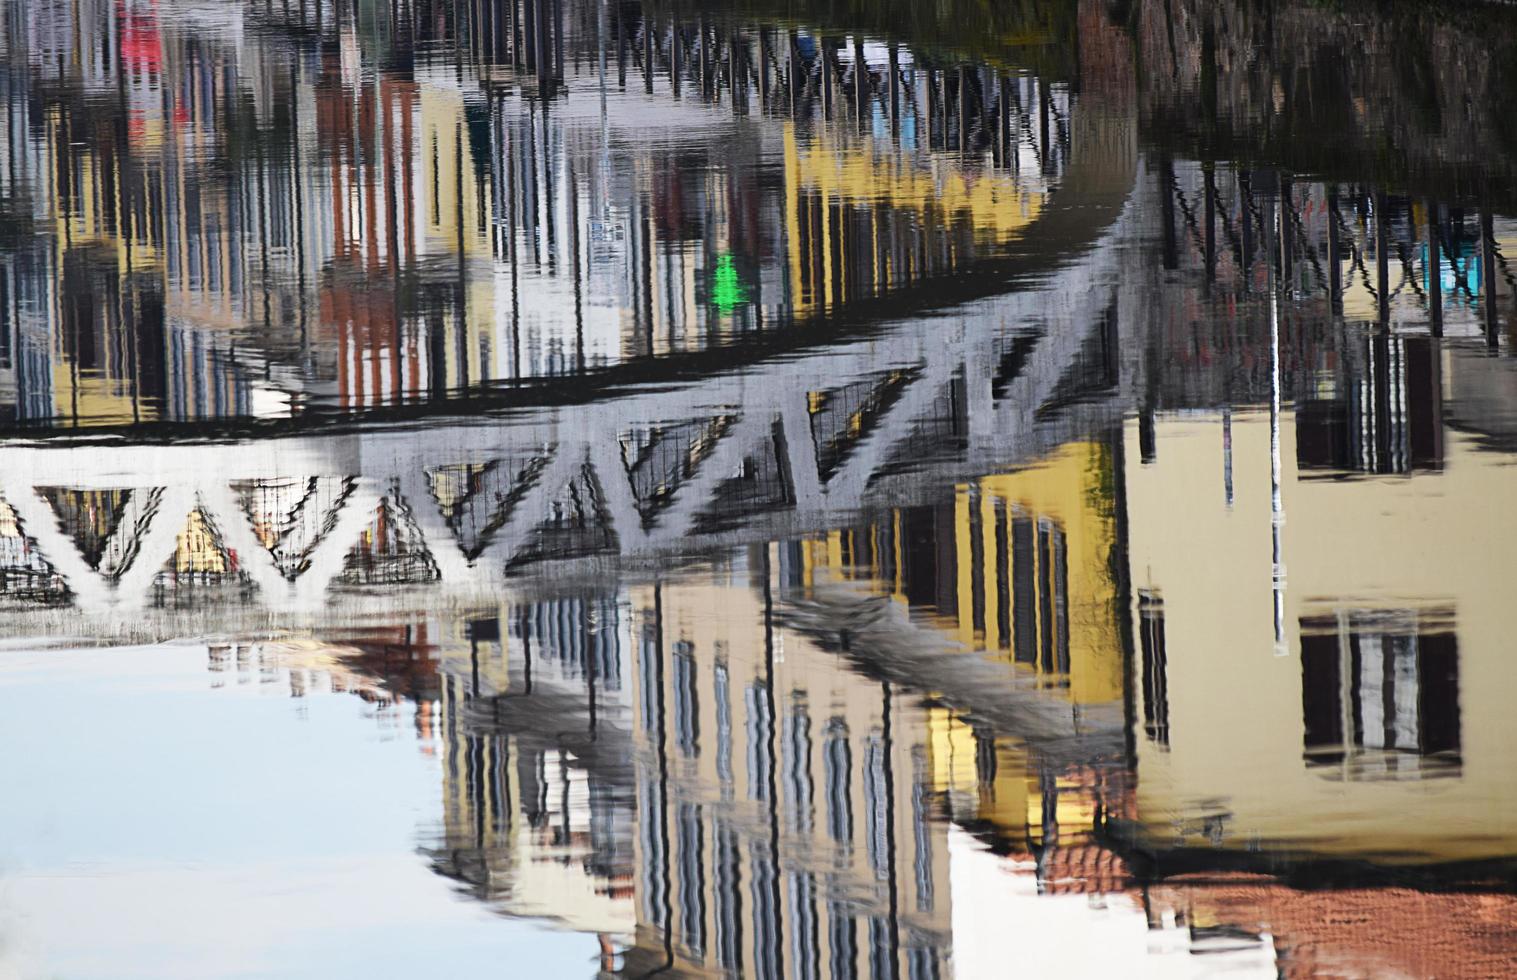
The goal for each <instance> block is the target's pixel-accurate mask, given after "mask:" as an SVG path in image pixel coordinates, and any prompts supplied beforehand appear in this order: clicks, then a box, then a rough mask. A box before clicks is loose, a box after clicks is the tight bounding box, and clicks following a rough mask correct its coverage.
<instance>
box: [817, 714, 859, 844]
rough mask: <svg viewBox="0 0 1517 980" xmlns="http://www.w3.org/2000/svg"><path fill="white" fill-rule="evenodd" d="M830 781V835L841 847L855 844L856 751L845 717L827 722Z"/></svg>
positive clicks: (826, 765)
mask: <svg viewBox="0 0 1517 980" xmlns="http://www.w3.org/2000/svg"><path fill="white" fill-rule="evenodd" d="M822 766H823V770H824V775H825V777H826V780H827V833H828V834H829V835H830V836H831V837H832V839H833V840H834V841H837V842H838V843H839V844H845V845H846V844H850V843H852V841H853V800H852V799H851V797H850V787H849V782H850V781H851V780H852V778H853V774H852V770H853V750H852V748H850V747H849V745H848V725H847V723H846V722H844V721H843V719H841V718H833V719H832V720H831V721H829V722H827V754H826V756H825V757H824V760H823V763H822Z"/></svg>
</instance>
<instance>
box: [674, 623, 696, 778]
mask: <svg viewBox="0 0 1517 980" xmlns="http://www.w3.org/2000/svg"><path fill="white" fill-rule="evenodd" d="M674 742H675V744H676V745H677V746H678V747H679V750H680V753H681V754H683V755H686V756H695V755H698V754H699V753H700V704H699V701H698V698H697V695H696V691H695V650H694V648H693V647H692V646H691V645H690V644H689V643H686V642H684V641H683V640H682V641H680V642H679V643H676V644H675V645H674Z"/></svg>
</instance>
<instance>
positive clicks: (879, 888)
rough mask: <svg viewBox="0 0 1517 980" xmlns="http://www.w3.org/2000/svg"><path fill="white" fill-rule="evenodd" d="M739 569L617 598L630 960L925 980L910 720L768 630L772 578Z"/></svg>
mask: <svg viewBox="0 0 1517 980" xmlns="http://www.w3.org/2000/svg"><path fill="white" fill-rule="evenodd" d="M763 557H764V555H763V553H755V555H754V556H753V558H752V563H753V564H754V565H755V566H757V565H760V564H761V563H762V562H761V560H762V559H763ZM778 557H779V549H778V548H773V549H770V558H771V561H770V562H768V563H762V564H764V565H765V567H766V568H768V567H773V568H777V567H778V565H779V562H778ZM771 574H773V573H772V572H771ZM752 575H753V578H754V579H755V581H752V582H750V581H748V576H747V574H746V573H743V572H738V573H734V575H733V577H732V579H731V580H730V581H729V582H728V583H725V584H723V583H720V582H716V583H715V584H711V582H712V580H706V581H688V582H681V583H678V584H668V585H663V586H660V587H658V588H653V589H641V590H636V591H635V592H634V595H633V606H634V608H635V609H636V610H638V613H637V615H638V619H639V626H638V637H639V640H638V642H639V651H638V661H639V667H638V672H637V677H636V680H635V690H636V698H635V700H636V704H635V712H636V714H637V724H636V732H637V734H636V736H635V752H636V767H637V779H638V818H637V827H638V834H637V840H636V854H637V861H636V863H637V866H638V869H639V870H638V874H639V878H638V895H637V915H638V937H637V938H638V948H637V949H636V950H634V951H633V952H631V953H629V954H628V955H629V968H640V967H642V966H645V965H646V966H648V967H650V968H656V967H658V966H660V965H661V964H662V965H667V966H668V967H669V968H670V969H671V970H673V971H674V972H676V973H681V974H684V975H723V974H727V973H732V972H740V973H741V974H742V975H745V976H756V977H779V976H794V977H818V976H824V975H843V976H863V975H875V976H879V975H887V974H881V972H880V971H881V970H882V969H888V970H889V973H888V975H894V976H903V977H904V976H913V977H917V976H922V977H929V976H937V975H940V973H941V972H943V971H945V968H946V963H947V955H948V952H947V951H948V945H949V928H950V920H949V899H948V896H949V893H948V878H947V875H948V855H947V851H946V846H945V838H944V836H943V834H944V831H943V825H942V824H941V823H936V822H934V821H933V820H932V819H931V804H930V797H929V795H928V794H929V791H930V787H929V786H928V769H929V767H930V764H931V757H930V748H929V741H930V734H929V731H928V728H927V725H926V724H925V719H926V716H925V713H923V712H922V711H921V710H919V709H918V708H917V707H916V705H915V702H914V698H907V697H902V696H901V693H902V692H900V691H898V690H895V689H892V688H891V687H890V686H889V685H887V684H884V683H882V682H880V681H876V680H872V679H870V678H869V677H866V676H864V675H862V674H860V673H858V672H856V671H854V670H851V669H850V668H849V667H848V665H847V663H846V661H845V660H844V659H843V658H842V657H840V656H838V655H836V654H833V653H830V652H827V651H824V650H821V649H818V648H817V647H815V646H814V645H813V644H812V643H810V642H809V641H808V640H806V639H805V638H803V637H802V636H801V635H799V634H797V633H794V632H792V631H790V630H787V629H785V628H783V627H781V626H779V625H778V624H776V623H775V622H774V619H773V614H772V608H770V607H766V596H771V595H772V594H773V587H774V585H775V583H774V582H773V581H771V582H768V583H766V582H765V581H764V575H765V572H764V571H758V570H755V571H753V573H752ZM666 940H667V942H666ZM634 961H635V962H634ZM666 961H667V962H666ZM871 971H872V972H871Z"/></svg>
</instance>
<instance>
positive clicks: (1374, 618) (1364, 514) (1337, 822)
mask: <svg viewBox="0 0 1517 980" xmlns="http://www.w3.org/2000/svg"><path fill="white" fill-rule="evenodd" d="M1400 343H1401V342H1400V341H1396V342H1395V343H1394V344H1393V347H1394V346H1396V345H1399V344H1400ZM1407 344H1408V345H1411V341H1407ZM1391 353H1392V354H1395V350H1394V349H1393V350H1391ZM1402 353H1403V354H1405V355H1406V365H1408V366H1407V367H1406V369H1405V370H1402V371H1400V373H1399V374H1398V373H1397V370H1394V369H1393V370H1392V372H1391V377H1392V378H1393V380H1395V381H1396V384H1395V385H1393V386H1392V387H1393V391H1394V392H1399V394H1396V395H1395V398H1393V404H1392V405H1391V406H1390V409H1389V410H1388V411H1375V410H1368V411H1363V412H1359V411H1358V410H1357V409H1355V410H1353V411H1349V412H1348V413H1347V414H1343V413H1342V412H1340V415H1339V419H1338V422H1337V423H1334V422H1332V421H1331V419H1329V420H1327V421H1326V422H1325V421H1324V412H1326V413H1327V414H1328V415H1331V414H1332V411H1333V409H1332V407H1331V405H1329V406H1328V407H1327V408H1326V409H1324V407H1323V402H1324V401H1331V400H1332V398H1326V399H1322V400H1319V401H1316V402H1313V401H1308V402H1303V403H1302V404H1301V406H1300V408H1299V410H1298V411H1295V412H1287V413H1286V414H1285V415H1284V416H1283V418H1282V419H1281V423H1280V458H1281V482H1280V503H1281V508H1282V510H1283V519H1284V522H1283V526H1282V531H1281V538H1280V550H1281V558H1282V560H1283V564H1284V572H1285V574H1284V582H1283V589H1284V592H1283V597H1282V598H1283V618H1282V620H1281V625H1282V627H1283V634H1284V635H1283V637H1282V639H1283V641H1284V642H1283V644H1282V645H1281V647H1280V649H1281V651H1282V654H1280V655H1277V651H1276V644H1275V614H1274V601H1273V598H1272V540H1271V539H1272V509H1271V492H1270V488H1271V454H1270V419H1269V416H1268V415H1267V414H1264V413H1253V414H1248V415H1240V416H1235V417H1232V418H1231V419H1230V420H1228V421H1226V422H1223V421H1219V420H1218V419H1217V418H1216V417H1200V416H1194V417H1187V416H1171V417H1168V418H1164V419H1161V420H1160V421H1159V422H1158V423H1157V425H1156V428H1155V430H1154V440H1153V444H1152V459H1151V461H1149V462H1141V461H1140V459H1141V455H1142V450H1143V448H1144V447H1143V446H1142V443H1144V442H1145V441H1146V440H1145V439H1143V438H1142V437H1140V433H1139V426H1138V424H1137V423H1134V424H1131V425H1129V426H1128V427H1127V432H1126V437H1125V438H1126V443H1127V448H1126V453H1125V457H1126V460H1127V466H1126V487H1127V502H1128V508H1129V510H1128V513H1129V527H1130V538H1129V541H1130V547H1131V563H1132V564H1131V569H1132V584H1133V590H1134V595H1133V604H1132V608H1131V615H1132V617H1133V629H1134V634H1135V637H1136V642H1135V644H1134V645H1135V647H1136V650H1135V653H1134V659H1135V661H1136V662H1135V664H1134V672H1135V676H1134V679H1133V687H1134V689H1135V690H1134V699H1135V702H1136V706H1135V709H1134V711H1135V715H1136V718H1135V721H1136V725H1137V729H1138V730H1137V732H1136V733H1135V738H1136V746H1137V777H1138V790H1137V815H1138V821H1139V827H1140V830H1139V841H1140V843H1141V844H1143V845H1145V846H1151V847H1155V848H1158V849H1160V850H1166V849H1170V848H1176V847H1181V848H1184V847H1196V846H1200V847H1208V848H1209V847H1212V846H1214V845H1216V846H1221V847H1223V848H1225V849H1233V850H1242V849H1246V848H1249V847H1250V846H1251V845H1253V844H1255V843H1260V842H1262V843H1268V844H1272V845H1283V846H1284V847H1285V848H1286V849H1287V850H1289V851H1300V852H1305V853H1309V854H1313V855H1319V856H1328V857H1345V858H1348V857H1353V858H1370V857H1373V858H1377V859H1380V860H1385V861H1392V862H1442V861H1464V860H1478V859H1482V858H1495V857H1499V856H1501V855H1505V854H1510V853H1512V852H1513V850H1514V848H1517V824H1513V822H1512V820H1511V819H1510V816H1509V814H1510V813H1511V812H1512V811H1513V806H1514V805H1517V774H1514V770H1513V768H1512V766H1511V764H1510V753H1511V747H1512V746H1513V745H1517V714H1514V713H1513V711H1512V710H1511V702H1512V699H1513V696H1514V695H1517V670H1514V668H1513V666H1512V663H1511V659H1510V657H1509V649H1510V646H1511V637H1512V636H1513V635H1514V634H1517V605H1514V604H1513V603H1512V601H1511V598H1510V596H1509V595H1507V591H1508V582H1507V579H1508V578H1509V576H1508V575H1507V574H1506V573H1505V570H1506V568H1507V567H1508V566H1509V565H1510V558H1509V556H1510V555H1511V554H1512V553H1513V549H1514V546H1517V537H1514V533H1513V531H1512V524H1511V521H1510V520H1509V519H1507V517H1506V516H1505V515H1504V513H1503V510H1504V508H1505V507H1506V506H1507V505H1508V502H1509V501H1510V500H1511V499H1512V496H1513V493H1514V492H1517V469H1514V468H1513V467H1512V466H1511V461H1510V459H1509V458H1508V457H1506V456H1505V455H1502V454H1498V453H1495V452H1491V451H1488V450H1484V449H1481V448H1478V447H1477V444H1476V442H1475V440H1474V438H1473V437H1471V436H1469V435H1466V434H1463V433H1461V432H1458V431H1455V430H1452V429H1446V428H1445V427H1444V426H1443V424H1442V420H1441V418H1440V417H1439V416H1438V411H1439V409H1438V405H1439V402H1440V396H1439V395H1438V391H1439V389H1438V387H1437V385H1436V383H1435V384H1434V385H1433V386H1432V387H1431V390H1430V391H1427V390H1424V392H1423V394H1422V395H1419V394H1418V389H1419V380H1418V372H1419V371H1420V372H1422V375H1423V378H1424V380H1425V379H1426V377H1427V373H1428V372H1429V371H1431V372H1433V380H1434V381H1435V382H1436V380H1437V374H1438V373H1443V374H1446V373H1447V371H1448V369H1449V365H1448V361H1447V355H1446V353H1445V354H1442V355H1438V354H1437V353H1436V348H1434V359H1433V360H1431V361H1425V362H1423V363H1422V364H1421V365H1420V367H1419V365H1418V363H1417V360H1416V357H1415V356H1413V355H1415V353H1416V352H1415V350H1414V349H1413V347H1412V346H1408V347H1407V349H1406V350H1404V351H1403V352H1402ZM1425 387H1426V386H1424V388H1425ZM1326 394H1327V395H1329V396H1333V397H1334V398H1337V396H1338V395H1344V394H1348V395H1349V397H1348V398H1347V399H1344V398H1337V400H1338V401H1339V402H1340V403H1343V402H1346V403H1348V404H1349V407H1350V408H1352V406H1353V405H1354V404H1357V405H1359V406H1360V407H1363V405H1364V404H1368V403H1366V402H1365V401H1364V400H1363V399H1362V398H1360V395H1363V392H1357V393H1345V392H1337V393H1336V394H1335V393H1334V392H1327V393H1326ZM1398 399H1399V402H1397V400H1398ZM1372 401H1373V399H1371V402H1372ZM1342 407H1343V406H1342V405H1341V404H1340V409H1341V408H1342ZM1356 413H1357V414H1356ZM1376 425H1378V426H1379V427H1380V428H1381V429H1386V428H1387V427H1389V430H1390V433H1389V436H1388V437H1385V438H1381V437H1380V436H1377V435H1376V434H1375V432H1374V431H1372V430H1373V429H1374V427H1375V426H1376ZM1367 433H1368V434H1367ZM1382 435H1383V433H1382ZM1398 471H1399V472H1398Z"/></svg>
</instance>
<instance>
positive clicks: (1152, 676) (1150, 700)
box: [1138, 592, 1169, 748]
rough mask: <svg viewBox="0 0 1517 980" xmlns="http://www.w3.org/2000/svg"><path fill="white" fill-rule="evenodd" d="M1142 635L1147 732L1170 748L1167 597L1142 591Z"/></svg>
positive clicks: (1144, 729) (1150, 739) (1140, 612)
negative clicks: (1166, 623) (1165, 641)
mask: <svg viewBox="0 0 1517 980" xmlns="http://www.w3.org/2000/svg"><path fill="white" fill-rule="evenodd" d="M1138 636H1139V639H1140V641H1141V642H1142V644H1143V731H1144V732H1145V733H1146V734H1147V735H1148V738H1149V741H1151V742H1154V743H1156V744H1158V745H1160V746H1162V747H1164V748H1169V674H1168V671H1169V665H1168V654H1167V653H1166V651H1165V648H1164V600H1163V599H1161V598H1160V597H1159V596H1158V594H1157V593H1153V592H1139V593H1138Z"/></svg>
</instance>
